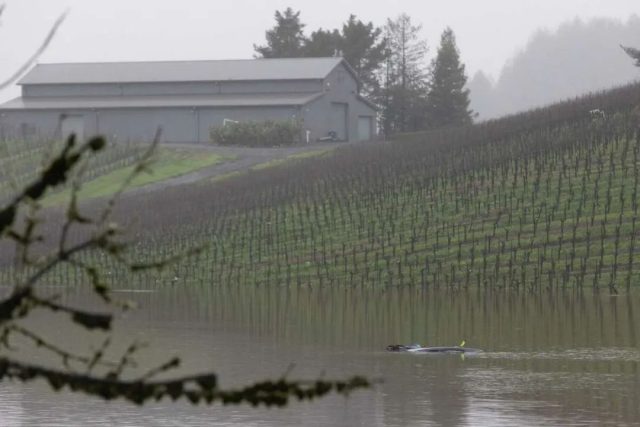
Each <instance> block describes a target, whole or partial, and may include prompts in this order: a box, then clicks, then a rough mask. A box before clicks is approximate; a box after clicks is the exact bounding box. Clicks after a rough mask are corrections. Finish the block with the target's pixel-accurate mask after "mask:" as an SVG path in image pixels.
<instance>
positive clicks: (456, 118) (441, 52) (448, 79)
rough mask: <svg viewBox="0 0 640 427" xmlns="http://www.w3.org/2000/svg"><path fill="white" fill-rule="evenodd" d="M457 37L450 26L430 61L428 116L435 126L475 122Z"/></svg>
mask: <svg viewBox="0 0 640 427" xmlns="http://www.w3.org/2000/svg"><path fill="white" fill-rule="evenodd" d="M464 68H465V67H464V64H462V63H461V62H460V53H459V51H458V47H457V46H456V37H455V35H454V34H453V30H451V28H447V29H446V30H444V32H443V33H442V36H441V38H440V47H439V48H438V54H437V56H436V58H435V59H434V60H433V62H432V64H431V72H430V74H431V79H430V82H429V95H428V100H429V107H428V117H429V122H430V124H431V126H432V127H446V126H461V125H466V124H470V123H471V122H472V114H473V112H472V111H471V110H470V109H469V102H470V100H469V90H468V89H465V86H466V84H467V76H466V75H465V70H464Z"/></svg>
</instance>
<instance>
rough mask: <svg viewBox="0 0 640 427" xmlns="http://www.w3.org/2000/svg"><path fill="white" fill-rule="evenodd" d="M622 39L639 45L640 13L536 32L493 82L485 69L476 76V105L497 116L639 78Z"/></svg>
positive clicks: (473, 93) (473, 82) (484, 113)
mask: <svg viewBox="0 0 640 427" xmlns="http://www.w3.org/2000/svg"><path fill="white" fill-rule="evenodd" d="M620 44H623V45H626V46H639V45H640V18H638V17H637V16H634V17H632V18H630V19H628V20H627V21H626V22H622V21H619V20H613V19H604V18H598V19H593V20H590V21H589V22H586V23H585V22H583V21H581V20H573V21H571V22H567V23H565V24H563V25H561V26H560V27H559V28H558V29H557V30H555V31H538V32H537V33H536V34H535V35H533V36H532V38H531V40H530V41H529V42H528V43H527V45H526V47H525V48H524V49H522V50H521V51H520V52H518V53H517V54H516V55H515V56H514V57H513V58H512V59H511V60H510V61H509V62H508V63H507V64H506V65H505V67H504V68H503V70H502V72H501V74H500V76H499V78H498V79H497V81H495V83H494V82H493V81H492V79H491V78H490V77H489V76H487V75H486V74H485V73H483V72H477V73H476V74H475V76H473V78H472V79H471V80H470V82H469V88H470V89H471V98H472V108H473V109H474V110H475V111H476V112H478V113H479V117H480V118H491V117H497V116H501V115H504V114H508V113H512V112H516V111H521V110H526V109H529V108H532V107H537V106H542V105H545V104H549V103H551V102H554V101H558V100H563V99H567V98H571V97H575V96H579V95H581V94H585V93H587V92H590V91H597V90H602V89H607V88H610V87H612V86H616V85H620V84H624V83H627V82H630V81H633V80H637V79H640V70H639V69H638V68H636V67H634V66H633V61H632V60H631V59H630V58H629V57H628V56H627V55H626V53H625V52H624V51H623V50H622V49H621V48H620Z"/></svg>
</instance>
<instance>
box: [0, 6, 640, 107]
mask: <svg viewBox="0 0 640 427" xmlns="http://www.w3.org/2000/svg"><path fill="white" fill-rule="evenodd" d="M5 3H6V5H7V9H6V11H5V13H4V15H3V16H2V26H1V27H0V37H2V43H0V67H1V69H2V73H0V74H1V75H2V76H5V77H6V76H8V75H10V74H11V71H13V70H15V69H16V68H17V67H19V65H20V64H21V63H22V61H24V60H25V59H26V58H27V57H28V56H29V54H30V53H32V52H33V51H34V50H35V49H36V48H37V46H38V44H39V43H40V41H41V40H42V38H43V37H44V36H45V35H46V32H47V30H48V28H49V27H50V26H51V25H52V23H53V22H54V21H55V19H56V18H57V17H58V16H60V14H62V13H64V12H65V11H67V10H68V12H69V14H68V17H67V19H66V21H65V23H64V24H63V26H62V28H61V30H60V31H59V33H58V34H57V35H56V38H55V39H54V41H53V43H52V44H51V46H50V47H49V49H47V51H46V52H45V54H44V55H43V56H42V57H41V59H40V61H41V62H80V61H123V60H124V61H131V60H137V61H144V60H191V59H223V58H250V57H252V56H253V54H254V52H253V44H254V43H263V41H264V32H265V30H266V29H267V28H269V27H271V26H272V25H273V13H274V11H275V10H276V9H280V10H282V9H284V8H286V7H287V6H292V7H294V8H295V9H298V10H300V11H302V15H301V17H302V20H303V22H305V23H306V24H307V27H306V30H307V34H308V33H309V32H311V31H313V30H315V29H318V28H320V27H322V28H335V27H338V26H340V25H341V23H342V22H343V21H345V20H346V19H347V17H348V15H349V14H351V13H353V14H355V15H357V17H358V18H360V19H362V20H365V21H373V22H374V23H375V24H376V25H383V24H384V22H385V20H386V18H387V17H395V16H397V15H398V14H399V13H402V12H406V13H408V14H409V15H411V17H412V19H413V20H414V21H415V22H416V23H421V24H422V25H423V35H424V37H425V39H426V40H427V42H428V44H429V47H430V54H429V56H430V58H431V57H433V55H434V53H435V50H436V47H437V46H436V45H437V43H438V40H439V35H440V33H441V32H442V30H443V29H444V28H445V27H446V26H451V27H452V28H453V30H454V31H455V33H456V36H457V41H458V45H459V48H460V51H461V57H462V60H463V61H464V62H465V64H466V65H467V72H468V75H469V77H470V78H471V77H473V76H474V75H475V74H476V73H477V72H478V71H482V72H483V73H484V74H485V75H486V76H487V77H488V79H490V80H492V81H495V82H497V83H498V86H499V87H501V88H502V87H504V88H505V89H504V90H502V89H501V91H503V92H504V91H507V92H509V91H511V90H512V89H511V88H513V87H514V86H516V87H518V86H519V85H520V81H519V77H518V76H522V75H523V71H522V70H523V69H526V68H527V67H528V65H527V59H526V58H528V56H526V55H525V54H524V52H527V51H528V50H529V48H530V47H531V46H532V43H533V45H535V46H538V47H537V49H541V48H543V47H544V45H545V43H547V45H550V43H551V44H552V43H553V42H552V41H551V39H552V35H553V34H556V32H557V31H558V28H559V27H560V26H562V25H564V24H563V23H566V22H573V21H574V20H575V19H576V18H579V19H580V20H582V22H590V20H591V19H593V18H596V17H602V18H609V19H613V20H619V21H621V22H622V21H624V22H625V23H626V24H625V25H622V24H620V25H622V27H624V28H626V30H624V31H623V30H621V31H619V32H614V33H609V32H608V30H606V29H604V30H603V28H604V27H607V25H613V26H614V27H616V28H617V24H615V22H614V21H610V20H608V21H601V22H607V23H611V22H614V24H615V25H614V24H602V25H600V27H598V26H597V25H596V26H594V27H593V28H594V31H596V30H597V31H599V32H594V33H593V34H592V36H593V38H590V39H589V40H590V43H593V40H594V39H597V38H598V37H600V36H599V34H606V35H607V36H608V38H607V40H606V46H605V43H599V44H598V48H599V49H600V48H602V49H605V48H606V49H609V47H610V49H611V50H610V52H615V53H613V54H612V55H615V56H616V58H617V60H616V62H615V63H611V65H612V67H613V66H614V65H615V67H619V66H620V67H623V66H625V64H623V62H624V58H623V54H622V53H621V51H619V49H618V47H617V44H618V43H619V42H628V43H629V44H634V43H633V42H634V40H632V39H633V38H634V37H635V41H636V43H635V44H636V45H640V37H638V31H640V30H638V29H637V28H638V27H639V25H638V24H637V21H635V24H633V22H632V21H628V20H629V18H630V16H632V15H633V14H634V13H636V12H638V11H639V8H638V4H637V0H615V1H607V2H603V1H598V0H567V1H562V2H557V1H555V0H537V1H534V0H523V1H518V2H513V1H507V0H488V1H484V2H476V1H470V0H467V1H461V0H459V1H451V2H434V1H423V0H403V1H393V2H389V1H380V0H374V1H372V0H340V1H337V0H326V1H323V2H317V1H311V0H297V1H295V2H291V1H283V0H274V1H269V2H264V1H256V0H236V1H233V2H221V1H211V0H183V1H180V2H173V1H164V0H135V1H132V0H112V1H109V2H106V1H102V0H6V1H5ZM632 24H633V25H632ZM571 25H573V24H569V26H568V27H567V26H566V25H565V26H563V27H562V28H565V29H564V30H560V32H561V33H562V32H564V33H572V34H586V33H585V32H584V31H587V30H588V29H590V28H592V27H590V26H588V25H583V27H581V28H582V30H583V32H582V33H580V32H579V31H578V29H576V28H573V27H572V26H571ZM633 26H635V30H632V29H631V27H633ZM596 27H598V28H596ZM572 28H573V29H572ZM612 28H613V27H612ZM541 31H542V32H541ZM625 31H626V32H625ZM633 31H635V32H633ZM534 34H537V36H535V37H534V39H533V41H530V40H531V37H532V35H534ZM618 34H620V35H625V34H629V35H630V37H629V40H628V41H627V40H626V39H625V40H622V39H620V40H618V38H617V37H616V36H617V35H618ZM550 37H551V38H550ZM537 39H540V40H542V41H539V42H535V40H537ZM528 42H529V44H527V43H528ZM536 43H537V44H536ZM557 50H559V48H558V49H556V51H557ZM600 51H601V50H600ZM519 52H520V53H519ZM588 53H589V54H590V53H591V52H588ZM523 55H524V56H523ZM551 56H553V55H551ZM594 57H596V56H595V54H594ZM430 58H429V59H430ZM569 62H570V61H569ZM603 62H604V61H603ZM505 64H507V67H506V68H505ZM552 64H553V63H552ZM563 66H564V65H563ZM626 67H627V68H626V71H625V73H627V74H625V75H624V79H626V78H627V77H626V76H627V75H628V74H631V73H633V72H634V70H633V68H632V67H629V63H626ZM572 70H574V71H571V72H569V71H567V73H574V72H575V68H572ZM524 74H526V73H524ZM536 74H537V73H536ZM594 74H595V73H594ZM574 75H575V74H574ZM576 80H577V79H576ZM581 80H584V83H585V85H584V86H580V87H578V86H571V91H568V92H566V93H567V94H572V93H574V92H576V91H578V90H583V89H584V88H591V87H592V86H591V85H592V84H593V85H602V84H608V83H609V82H615V81H617V80H616V79H614V78H611V79H608V80H607V79H604V80H602V79H600V80H597V81H592V80H590V79H581ZM565 81H566V80H565ZM603 82H604V83H603ZM476 83H477V82H476ZM538 83H539V82H537V81H536V84H538ZM571 83H576V82H575V81H574V82H571ZM474 84H475V83H474ZM476 86H478V85H476ZM476 86H474V85H472V87H476ZM480 86H481V85H480ZM549 90H553V91H556V92H557V93H560V92H558V89H557V88H555V87H554V88H551V89H549ZM477 91H478V92H480V90H477ZM562 93H564V92H562ZM17 94H18V88H17V87H13V88H11V89H9V90H5V91H4V92H2V93H0V101H4V100H7V99H8V98H11V97H14V96H16V95H17ZM494 95H495V93H494ZM539 95H541V94H539ZM484 99H485V101H483V100H482V98H478V97H477V96H475V95H474V104H476V105H477V106H478V105H479V104H482V102H486V98H484ZM497 99H500V108H497V107H496V108H493V107H492V108H490V109H486V108H484V107H482V108H480V107H478V110H479V111H481V113H482V114H483V115H484V116H487V115H491V114H497V112H503V111H509V110H510V109H512V108H522V107H523V106H527V105H533V104H535V103H539V102H545V101H546V100H548V99H550V98H548V97H539V98H532V99H529V98H527V102H526V103H518V102H516V101H514V100H513V99H509V97H507V96H501V97H499V98H496V101H492V102H494V103H495V102H498V101H497ZM483 109H484V111H482V110H483Z"/></svg>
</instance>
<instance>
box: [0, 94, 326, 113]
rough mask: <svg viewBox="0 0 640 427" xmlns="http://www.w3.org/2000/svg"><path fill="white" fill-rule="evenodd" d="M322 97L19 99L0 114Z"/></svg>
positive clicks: (290, 102)
mask: <svg viewBox="0 0 640 427" xmlns="http://www.w3.org/2000/svg"><path fill="white" fill-rule="evenodd" d="M322 95H323V93H322V92H319V93H311V94H309V93H285V94H256V95H254V94H252V95H245V94H230V95H188V96H184V95H179V96H176V95H163V96H157V95H156V96H102V97H93V96H91V97H87V96H82V97H47V98H29V97H23V98H16V99H13V100H11V101H9V102H7V103H5V104H2V105H1V106H0V110H59V109H92V108H100V109H108V108H160V107H182V108H184V107H258V106H298V105H305V104H308V103H309V102H311V101H313V100H315V99H317V98H319V97H320V96H322Z"/></svg>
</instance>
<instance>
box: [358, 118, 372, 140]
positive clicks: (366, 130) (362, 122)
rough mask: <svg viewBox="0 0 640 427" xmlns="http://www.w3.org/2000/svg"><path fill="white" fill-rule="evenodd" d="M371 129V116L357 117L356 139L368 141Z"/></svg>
mask: <svg viewBox="0 0 640 427" xmlns="http://www.w3.org/2000/svg"><path fill="white" fill-rule="evenodd" d="M372 129H373V118H372V117H371V116H360V117H358V141H370V140H371V130H372Z"/></svg>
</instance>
